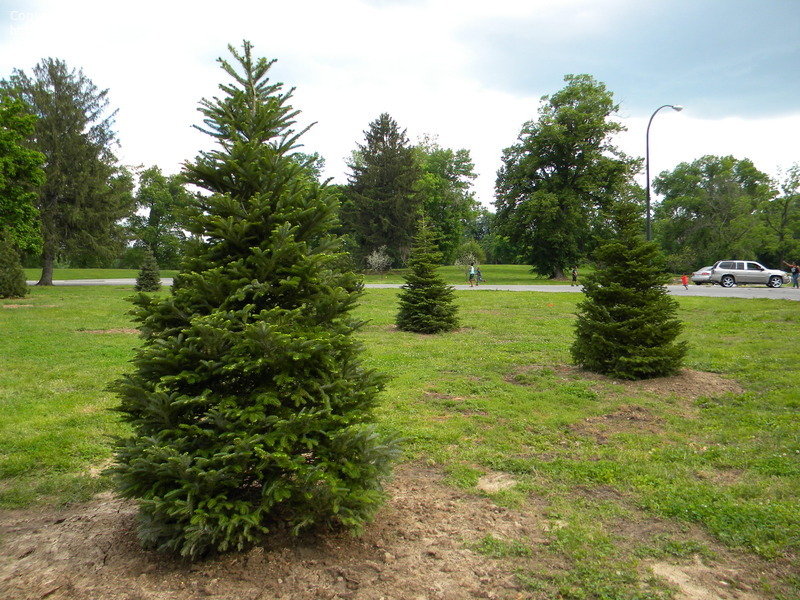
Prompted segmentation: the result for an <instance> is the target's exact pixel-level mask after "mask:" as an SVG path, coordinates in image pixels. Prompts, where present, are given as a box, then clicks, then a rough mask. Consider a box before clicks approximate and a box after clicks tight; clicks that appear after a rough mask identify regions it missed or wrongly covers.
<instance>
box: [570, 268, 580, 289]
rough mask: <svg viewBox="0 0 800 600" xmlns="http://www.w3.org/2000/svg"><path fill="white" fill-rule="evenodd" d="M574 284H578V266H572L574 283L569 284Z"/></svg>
mask: <svg viewBox="0 0 800 600" xmlns="http://www.w3.org/2000/svg"><path fill="white" fill-rule="evenodd" d="M573 285H578V267H572V283H570V284H569V286H570V287H572V286H573Z"/></svg>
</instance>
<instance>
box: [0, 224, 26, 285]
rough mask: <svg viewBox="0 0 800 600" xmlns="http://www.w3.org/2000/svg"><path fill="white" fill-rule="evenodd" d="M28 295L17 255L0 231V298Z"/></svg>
mask: <svg viewBox="0 0 800 600" xmlns="http://www.w3.org/2000/svg"><path fill="white" fill-rule="evenodd" d="M27 293H28V284H27V282H26V281H25V271H23V270H22V265H21V264H20V262H19V255H18V254H17V251H16V250H15V249H14V247H13V246H12V245H11V243H10V242H9V241H7V240H6V239H5V237H4V236H3V232H2V231H0V298H22V297H23V296H25V295H27Z"/></svg>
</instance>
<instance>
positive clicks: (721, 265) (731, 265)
mask: <svg viewBox="0 0 800 600" xmlns="http://www.w3.org/2000/svg"><path fill="white" fill-rule="evenodd" d="M719 268H720V269H735V268H736V265H735V263H733V262H730V261H727V260H726V261H722V262H721V263H719Z"/></svg>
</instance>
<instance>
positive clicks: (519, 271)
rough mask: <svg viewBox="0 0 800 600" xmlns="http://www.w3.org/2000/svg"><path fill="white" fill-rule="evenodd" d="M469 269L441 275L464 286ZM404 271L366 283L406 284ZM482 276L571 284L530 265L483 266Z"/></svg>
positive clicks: (504, 281)
mask: <svg viewBox="0 0 800 600" xmlns="http://www.w3.org/2000/svg"><path fill="white" fill-rule="evenodd" d="M468 269H469V267H459V266H454V265H448V266H443V267H439V271H438V272H439V274H440V275H441V276H442V277H443V278H444V280H445V281H446V282H447V283H449V284H451V285H456V284H464V283H467V282H468V278H467V273H468ZM589 271H590V269H589V268H588V267H587V268H581V269H580V277H581V278H582V277H583V276H584V275H586V274H588V273H589ZM404 272H405V270H404V269H394V270H392V271H391V272H389V273H387V274H386V275H374V274H367V275H366V276H365V277H364V281H366V283H404V282H405V280H404V279H403V273H404ZM481 274H482V275H483V279H484V283H486V284H490V285H564V284H565V283H569V281H570V279H571V277H570V276H569V274H567V278H566V279H557V280H555V279H548V278H547V277H541V276H539V275H536V274H535V273H531V268H530V266H528V265H481Z"/></svg>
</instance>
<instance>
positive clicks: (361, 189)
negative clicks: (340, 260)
mask: <svg viewBox="0 0 800 600" xmlns="http://www.w3.org/2000/svg"><path fill="white" fill-rule="evenodd" d="M364 136H365V138H366V141H365V143H364V144H359V145H358V149H357V150H356V151H355V152H353V159H352V161H351V163H350V165H349V166H350V169H351V171H352V173H351V174H350V176H349V177H348V185H347V186H346V187H345V188H344V192H345V198H344V202H343V205H342V225H343V230H344V232H345V233H347V234H349V235H352V236H353V238H354V240H355V241H356V243H357V244H358V248H359V250H358V253H359V258H363V257H365V256H366V255H367V254H369V253H370V252H372V251H374V250H377V249H378V248H380V247H381V246H385V247H386V249H387V252H388V254H389V256H391V257H392V261H393V263H394V265H401V264H404V263H405V261H406V260H407V259H408V255H409V250H410V248H411V243H412V240H413V238H414V232H415V231H416V226H417V221H418V220H419V209H420V206H421V196H420V194H419V193H418V192H417V191H416V190H415V187H416V183H417V180H418V179H419V177H420V174H421V173H420V169H419V166H418V165H417V160H416V158H415V152H414V149H413V148H412V147H411V145H410V144H409V142H408V137H407V136H406V131H405V130H404V129H400V126H399V125H398V124H397V121H395V120H394V119H393V118H392V117H391V116H389V114H388V113H383V114H381V115H380V116H379V117H378V118H377V119H375V120H374V121H373V122H372V123H370V124H369V129H368V130H367V131H365V132H364Z"/></svg>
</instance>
